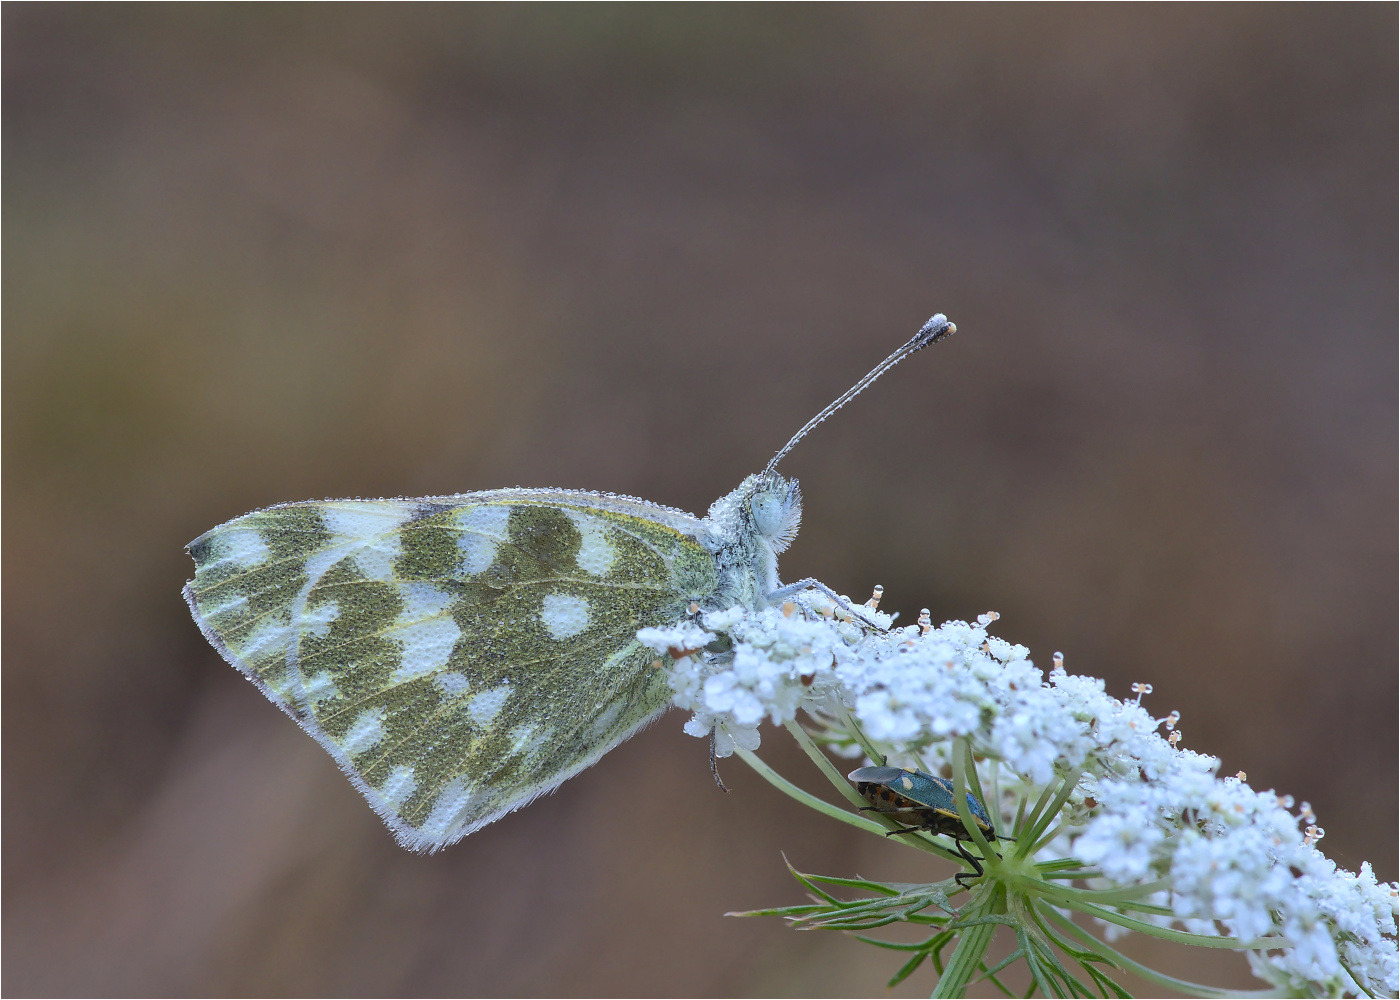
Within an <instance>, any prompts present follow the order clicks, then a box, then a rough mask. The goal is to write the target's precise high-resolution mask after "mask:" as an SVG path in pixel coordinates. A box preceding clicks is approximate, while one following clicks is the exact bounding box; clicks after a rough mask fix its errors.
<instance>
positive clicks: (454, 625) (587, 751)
mask: <svg viewBox="0 0 1400 1000" xmlns="http://www.w3.org/2000/svg"><path fill="white" fill-rule="evenodd" d="M704 538H705V535H704V529H703V528H702V526H701V524H700V522H699V521H698V520H697V519H695V518H693V517H691V516H690V515H688V514H684V513H682V512H680V511H674V510H671V509H669V508H664V507H658V506H655V505H651V504H647V503H645V502H644V501H636V500H631V499H628V498H622V497H614V496H610V495H599V494H590V493H575V492H566V491H548V490H497V491H492V492H489V493H469V494H462V495H459V496H452V497H429V498H423V499H416V500H335V501H324V502H307V503H294V504H284V505H280V506H277V507H271V508H268V509H266V510H261V511H255V512H253V513H251V514H247V515H244V516H243V517H240V518H235V519H234V520H232V521H229V522H228V523H227V524H224V525H221V526H219V527H217V528H215V529H213V530H212V531H209V532H207V533H205V534H204V535H201V536H200V537H199V538H197V539H196V540H195V541H193V542H191V543H190V545H189V546H188V551H189V553H190V555H191V556H192V557H193V558H194V560H195V566H196V569H195V577H194V579H193V580H191V581H190V582H189V584H188V585H187V586H186V587H185V599H186V600H187V601H188V602H189V605H190V609H191V611H192V612H193V613H194V618H195V621H196V622H197V623H198V624H199V627H200V629H201V630H202V631H203V632H204V634H205V636H206V637H207V638H208V639H209V641H210V642H211V643H212V644H213V645H214V646H215V648H217V649H218V650H219V652H220V653H221V654H222V655H223V656H224V658H225V659H226V660H228V661H229V662H230V663H231V664H233V665H234V666H235V667H237V668H238V669H239V670H240V671H241V672H242V673H243V674H244V675H246V676H247V677H248V678H249V679H250V680H252V681H253V682H254V683H256V684H257V685H258V687H259V688H260V689H261V690H262V691H263V693H264V694H266V695H267V696H268V698H270V699H271V700H272V701H273V702H275V703H276V704H277V705H278V706H279V707H281V708H282V709H283V710H284V711H286V712H287V713H288V714H289V715H291V716H292V717H293V718H294V719H296V720H297V722H298V723H300V724H301V726H302V728H304V729H305V730H306V731H307V732H308V733H310V734H311V735H312V736H314V737H315V738H316V739H317V741H319V742H320V743H321V745H322V746H324V747H325V748H326V750H327V751H329V752H330V754H331V756H332V757H334V758H335V760H336V762H337V763H339V764H340V766H341V768H342V769H344V771H345V772H346V774H347V775H349V777H350V779H351V781H353V782H354V783H355V786H356V787H357V788H359V790H360V791H361V792H362V793H363V794H364V796H365V798H366V799H368V800H369V802H370V805H371V806H373V807H374V809H375V811H376V812H377V813H379V815H380V816H381V817H382V818H383V819H384V821H385V822H386V823H387V824H388V825H389V827H390V828H391V829H392V830H393V831H394V835H395V836H396V837H397V838H398V840H399V842H400V843H401V844H403V845H404V846H405V847H408V848H411V849H418V850H436V849H437V848H440V847H443V846H445V845H447V844H450V843H453V842H454V841H456V840H459V839H461V838H462V837H464V836H466V835H467V834H469V833H471V832H472V831H473V830H476V829H479V828H480V827H482V826H484V825H485V824H487V823H490V822H491V821H492V820H495V819H497V818H499V817H500V816H502V815H504V814H505V813H508V812H510V811H511V810H513V809H517V808H519V807H520V806H522V805H525V804H526V803H528V802H529V801H530V800H531V799H533V798H535V797H536V796H538V795H540V794H542V793H544V792H547V791H551V790H553V789H554V788H556V787H557V786H558V785H559V784H560V783H561V782H563V781H564V780H566V779H567V778H569V777H571V776H572V775H574V774H576V773H578V772H579V771H581V770H582V769H584V768H585V767H588V766H589V765H590V764H592V763H593V762H594V761H596V760H597V759H598V758H599V757H601V756H602V755H603V754H604V753H606V752H607V751H608V750H610V749H612V748H613V747H614V746H616V745H617V744H618V743H620V742H622V741H623V740H625V739H626V738H627V737H628V736H631V735H632V734H633V733H634V732H636V731H637V730H638V729H639V728H641V727H642V726H643V725H645V724H646V723H647V722H648V721H650V720H651V719H652V718H654V717H655V716H656V715H658V714H659V713H660V712H661V711H663V710H664V709H665V708H666V706H667V704H668V703H669V700H670V689H669V686H668V683H667V680H666V676H665V674H664V672H662V671H660V670H657V669H655V668H654V667H653V666H652V664H653V663H654V661H655V654H654V653H652V652H651V651H649V650H647V649H645V648H644V647H642V646H641V644H640V643H638V642H637V641H636V632H637V630H638V629H639V628H643V627H647V626H661V625H665V624H668V623H670V622H673V621H675V620H677V619H678V618H680V617H681V616H682V615H683V614H684V613H685V609H686V607H687V605H688V604H689V603H690V602H691V601H693V600H703V599H704V597H705V596H706V595H709V594H711V593H713V592H714V590H715V587H716V583H715V562H714V557H713V555H711V553H710V551H709V550H708V549H707V548H706V547H705V544H704Z"/></svg>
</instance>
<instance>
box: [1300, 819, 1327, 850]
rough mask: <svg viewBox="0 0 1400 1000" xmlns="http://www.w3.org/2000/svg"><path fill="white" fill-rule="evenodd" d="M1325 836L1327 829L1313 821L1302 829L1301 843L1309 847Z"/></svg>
mask: <svg viewBox="0 0 1400 1000" xmlns="http://www.w3.org/2000/svg"><path fill="white" fill-rule="evenodd" d="M1325 836H1327V831H1326V830H1324V829H1323V828H1322V827H1320V826H1318V825H1317V824H1315V823H1314V824H1312V825H1310V826H1309V827H1308V828H1307V829H1306V830H1304V831H1303V843H1305V844H1307V845H1308V846H1309V847H1311V846H1312V845H1313V844H1316V843H1317V842H1318V841H1319V840H1321V839H1322V838H1323V837H1325Z"/></svg>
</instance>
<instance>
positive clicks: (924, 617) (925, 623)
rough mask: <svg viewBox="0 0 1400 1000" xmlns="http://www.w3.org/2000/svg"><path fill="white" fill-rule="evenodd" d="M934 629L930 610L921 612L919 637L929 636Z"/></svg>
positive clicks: (925, 609) (924, 609) (926, 609)
mask: <svg viewBox="0 0 1400 1000" xmlns="http://www.w3.org/2000/svg"><path fill="white" fill-rule="evenodd" d="M931 628H933V619H932V618H931V617H930V616H929V610H928V608H923V609H922V610H920V611H919V635H928V633H929V630H930V629H931Z"/></svg>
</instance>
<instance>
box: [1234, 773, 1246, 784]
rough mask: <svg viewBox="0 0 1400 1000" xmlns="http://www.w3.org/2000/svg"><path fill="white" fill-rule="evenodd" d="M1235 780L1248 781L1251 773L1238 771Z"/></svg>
mask: <svg viewBox="0 0 1400 1000" xmlns="http://www.w3.org/2000/svg"><path fill="white" fill-rule="evenodd" d="M1235 780H1236V781H1239V782H1241V783H1243V782H1246V781H1248V780H1249V775H1247V774H1245V773H1244V772H1243V771H1236V772H1235Z"/></svg>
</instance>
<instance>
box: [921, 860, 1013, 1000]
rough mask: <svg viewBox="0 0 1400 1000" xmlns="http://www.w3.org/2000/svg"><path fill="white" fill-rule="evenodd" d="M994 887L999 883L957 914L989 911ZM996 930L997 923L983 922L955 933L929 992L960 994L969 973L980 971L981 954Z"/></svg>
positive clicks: (995, 888) (975, 913)
mask: <svg viewBox="0 0 1400 1000" xmlns="http://www.w3.org/2000/svg"><path fill="white" fill-rule="evenodd" d="M997 889H999V887H994V892H992V893H986V894H984V895H982V896H980V897H979V898H978V899H977V900H976V901H975V902H974V903H973V906H971V907H968V908H967V910H966V911H964V912H962V913H960V914H959V916H963V917H982V916H987V915H989V914H991V912H992V910H993V908H994V900H995V892H996V891H997ZM974 907H975V909H974ZM996 931H997V925H996V924H994V923H990V922H987V923H979V924H973V925H972V926H971V927H968V928H966V929H964V930H963V931H962V932H961V933H960V934H959V935H958V943H957V946H956V947H955V948H954V949H953V954H952V955H951V956H950V957H949V959H948V965H947V967H946V968H945V969H944V970H943V974H942V975H940V976H939V977H938V985H937V986H936V987H934V990H933V996H935V997H960V996H962V995H963V993H964V992H965V991H966V990H967V986H968V984H969V983H970V982H972V977H973V976H975V975H976V974H977V973H978V972H979V971H980V967H981V965H982V958H983V956H984V955H986V954H987V946H988V945H989V944H991V943H992V937H993V936H994V935H995V934H996Z"/></svg>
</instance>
